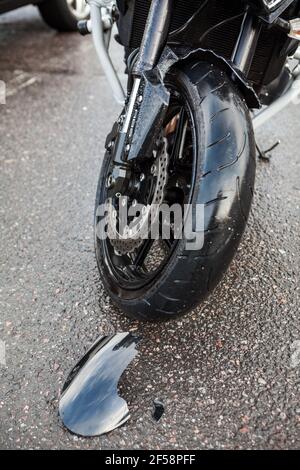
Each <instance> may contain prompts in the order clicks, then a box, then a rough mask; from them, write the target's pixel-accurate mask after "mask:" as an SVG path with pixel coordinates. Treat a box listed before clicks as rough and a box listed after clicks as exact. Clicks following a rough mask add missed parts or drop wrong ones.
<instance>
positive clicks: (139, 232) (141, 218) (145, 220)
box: [106, 136, 169, 255]
mask: <svg viewBox="0 0 300 470" xmlns="http://www.w3.org/2000/svg"><path fill="white" fill-rule="evenodd" d="M167 150H168V142H167V139H166V138H164V137H162V136H161V137H160V139H159V144H158V150H156V151H155V152H154V154H156V158H155V160H154V163H153V165H152V167H151V174H152V176H153V178H155V186H154V191H153V195H152V197H151V202H149V203H148V204H147V205H142V204H141V203H138V201H137V204H136V208H135V209H136V212H138V213H139V215H136V216H134V217H133V218H132V220H131V221H130V222H129V221H128V219H127V224H126V225H125V226H124V230H123V231H122V233H120V231H119V230H118V226H119V222H120V220H119V216H118V211H117V210H116V209H115V207H114V205H113V204H112V201H111V200H109V201H107V205H106V214H107V216H106V222H107V236H108V238H109V240H110V243H111V245H112V246H113V247H114V249H115V252H116V254H118V255H124V254H127V253H132V252H133V251H134V250H136V249H137V248H139V247H140V246H141V245H142V243H143V242H144V241H145V239H147V238H148V236H149V231H150V227H151V224H154V223H155V222H156V221H157V220H158V217H159V211H160V206H161V204H162V202H163V200H164V191H165V186H166V183H167V179H168V164H169V155H168V151H167ZM119 204H120V205H121V206H123V208H124V210H127V209H129V207H128V198H127V197H126V196H122V197H120V198H119ZM131 207H133V206H131Z"/></svg>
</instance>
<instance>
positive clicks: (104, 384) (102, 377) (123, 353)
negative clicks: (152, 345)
mask: <svg viewBox="0 0 300 470" xmlns="http://www.w3.org/2000/svg"><path fill="white" fill-rule="evenodd" d="M138 341H139V338H137V337H136V336H134V335H132V334H131V333H117V334H115V335H112V336H105V337H103V338H100V339H98V340H97V341H96V342H95V343H94V344H93V346H92V347H91V348H90V350H89V351H88V352H87V353H86V354H85V355H84V356H83V358H82V359H80V361H79V362H78V363H77V364H76V366H75V367H74V368H73V369H72V371H71V372H70V374H69V376H68V378H67V380H66V382H65V384H64V386H63V389H62V395H61V399H60V403H59V415H60V417H61V419H62V421H63V423H64V425H65V426H66V428H68V429H69V430H70V431H71V432H73V433H74V434H78V435H80V436H99V435H100V434H104V433H107V432H110V431H112V430H113V429H115V428H117V427H119V426H121V425H122V424H123V423H125V421H127V420H128V419H129V418H130V414H129V409H128V406H127V403H126V401H125V400H124V399H123V398H121V397H120V396H119V395H118V382H119V379H120V377H121V375H122V373H123V372H124V370H125V369H126V367H127V366H128V365H129V363H130V362H131V361H132V360H133V358H134V357H135V356H136V355H137V352H138V351H137V350H136V345H137V343H138Z"/></svg>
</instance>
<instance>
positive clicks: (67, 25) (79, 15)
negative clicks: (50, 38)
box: [38, 0, 90, 31]
mask: <svg viewBox="0 0 300 470" xmlns="http://www.w3.org/2000/svg"><path fill="white" fill-rule="evenodd" d="M38 8H39V10H40V13H41V15H42V17H43V19H44V21H45V22H46V23H47V24H48V25H49V26H51V28H54V29H57V31H76V29H77V22H78V21H79V20H84V19H87V18H88V17H89V13H90V7H89V5H88V4H87V3H86V1H85V0H46V1H44V2H43V3H41V4H40V5H38Z"/></svg>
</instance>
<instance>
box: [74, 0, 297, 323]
mask: <svg viewBox="0 0 300 470" xmlns="http://www.w3.org/2000/svg"><path fill="white" fill-rule="evenodd" d="M88 3H89V5H90V15H91V16H90V20H88V21H83V22H80V23H79V25H78V27H79V30H80V32H81V33H82V34H87V33H92V36H93V40H94V45H95V47H96V51H97V53H98V56H99V59H100V62H101V64H102V67H103V70H104V71H105V73H106V75H107V78H108V83H109V84H110V86H111V88H112V92H113V95H114V97H115V99H116V100H117V102H119V103H121V104H122V111H121V113H120V116H119V118H118V119H117V120H116V122H115V123H114V124H113V127H112V131H111V132H110V133H109V135H108V137H107V139H106V144H105V148H106V152H105V156H104V159H103V163H102V168H101V173H100V177H99V183H98V189H97V195H96V206H95V247H96V258H97V263H98V267H99V271H100V273H101V277H102V280H103V282H104V284H105V287H106V289H107V291H108V292H109V295H110V297H111V298H112V300H113V301H114V302H115V304H117V306H118V307H120V308H121V310H123V311H124V312H125V313H126V314H127V315H129V316H130V317H133V318H135V319H140V320H159V319H170V318H174V317H176V316H177V315H181V314H183V313H186V312H188V311H190V310H191V309H193V308H194V307H196V306H197V305H198V304H199V303H200V302H202V301H203V300H204V299H205V298H206V297H207V296H208V295H209V294H210V293H211V292H212V290H213V289H214V288H215V287H216V285H217V284H218V283H219V281H220V280H221V278H222V275H223V274H224V273H225V272H226V270H227V268H228V266H229V264H230V263H231V261H232V259H233V257H234V255H235V253H236V251H237V248H238V246H239V243H240V241H241V237H242V235H243V232H244V230H245V227H246V224H247V220H248V216H249V211H250V207H251V202H252V199H253V191H254V181H255V167H256V155H257V154H256V150H257V149H258V150H259V153H260V156H261V157H263V158H267V154H266V153H265V152H263V151H262V150H261V149H260V148H259V146H258V145H257V144H256V141H255V136H254V132H255V130H256V129H257V128H258V127H259V126H261V125H262V124H263V123H265V122H266V121H267V120H269V119H270V117H272V116H273V115H274V114H275V113H278V112H279V111H280V110H282V109H283V108H284V107H285V106H287V105H288V104H289V103H292V102H293V101H294V102H296V100H297V99H298V98H299V93H300V65H299V60H300V53H299V51H298V41H299V39H300V19H298V17H297V15H298V14H299V11H300V2H299V1H293V0H251V1H250V0H249V1H243V0H231V1H230V2H225V1H222V0H210V1H208V0H194V1H188V2H187V1H184V0H152V1H150V0H117V1H110V0H88ZM114 23H117V27H118V34H117V35H116V39H117V41H118V42H119V43H120V44H121V45H122V46H123V47H124V57H125V64H126V73H127V75H128V80H127V90H126V92H124V90H123V88H122V86H121V84H120V81H119V78H118V76H117V74H116V72H115V69H114V67H113V64H112V61H111V59H110V56H109V51H108V47H109V42H110V37H111V33H112V27H113V25H114ZM125 209H126V210H125ZM187 226H189V228H188V230H186V227H187ZM153 227H155V231H154V232H155V233H154V234H153V230H152V229H153Z"/></svg>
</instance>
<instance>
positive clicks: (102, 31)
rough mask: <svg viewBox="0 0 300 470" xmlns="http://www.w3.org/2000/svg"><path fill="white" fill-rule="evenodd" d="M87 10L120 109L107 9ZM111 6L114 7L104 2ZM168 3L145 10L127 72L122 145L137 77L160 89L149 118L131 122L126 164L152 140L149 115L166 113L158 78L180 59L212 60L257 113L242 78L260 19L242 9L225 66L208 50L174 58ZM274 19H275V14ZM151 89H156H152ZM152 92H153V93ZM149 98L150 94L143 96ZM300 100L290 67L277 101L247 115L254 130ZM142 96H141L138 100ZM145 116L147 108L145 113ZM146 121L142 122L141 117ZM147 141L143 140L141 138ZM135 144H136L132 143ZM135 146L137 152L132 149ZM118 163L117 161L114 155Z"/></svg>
mask: <svg viewBox="0 0 300 470" xmlns="http://www.w3.org/2000/svg"><path fill="white" fill-rule="evenodd" d="M87 1H88V3H89V4H90V7H91V32H92V35H93V40H94V45H95V48H96V51H97V54H98V57H99V60H100V62H101V65H102V67H103V70H104V72H105V74H106V76H107V79H108V83H109V85H110V86H111V89H112V92H113V96H114V98H115V100H116V101H117V102H118V103H119V104H122V105H124V102H125V98H126V95H125V92H124V90H123V88H122V85H121V83H120V80H119V78H118V75H117V73H116V71H115V69H114V67H113V64H112V61H111V59H110V56H109V52H108V47H109V39H110V32H111V28H112V26H113V18H112V8H111V5H109V2H108V1H107V0H87ZM110 3H111V4H114V2H110ZM172 3H173V0H152V2H151V7H150V11H149V14H148V18H147V23H146V27H145V31H144V35H143V39H142V43H141V46H140V49H139V54H138V59H137V60H136V62H135V64H134V67H133V70H132V72H131V73H132V76H133V86H132V90H131V93H130V96H129V104H128V106H127V112H126V117H125V124H124V125H123V129H122V132H123V134H124V135H123V139H120V140H121V141H123V144H124V142H125V134H126V133H127V131H128V129H129V127H130V122H131V119H132V113H133V109H134V104H135V102H136V100H137V98H138V94H139V87H140V83H141V80H142V78H147V77H148V83H151V81H153V80H152V78H153V77H152V78H151V77H150V76H151V72H152V75H153V74H154V76H155V77H156V81H158V82H159V85H160V90H159V93H156V95H157V96H158V99H157V107H156V108H155V99H154V102H153V108H154V109H153V110H152V118H151V119H150V120H149V117H148V122H147V123H146V126H145V122H141V121H142V118H140V123H139V122H138V121H137V122H136V127H137V128H138V127H139V125H140V126H141V127H143V128H144V130H143V131H142V132H139V130H138V129H137V135H138V140H139V142H138V143H137V142H135V143H133V145H131V146H130V147H131V148H130V151H129V152H128V155H127V159H128V160H132V159H134V158H137V157H138V156H139V155H140V154H141V149H142V148H144V149H145V148H147V141H149V139H150V137H153V131H152V133H151V136H150V135H149V132H150V127H151V126H153V125H154V124H155V126H156V127H158V126H159V124H160V123H161V119H156V118H155V115H157V113H159V112H162V109H163V108H166V107H167V105H168V103H167V95H166V94H164V91H163V90H162V87H163V78H164V76H165V74H166V73H167V71H168V70H169V68H170V67H171V66H173V65H174V64H175V63H176V62H178V61H181V60H185V59H186V58H187V57H190V56H191V54H195V55H198V56H199V57H207V58H208V59H214V60H215V62H217V64H218V65H219V66H222V68H223V69H224V70H226V71H227V72H228V73H229V75H230V76H231V78H232V79H233V80H234V81H236V83H237V85H238V86H239V88H240V90H241V91H242V93H243V94H244V98H245V100H246V102H247V104H248V106H249V108H250V109H254V108H260V107H261V106H260V103H259V100H258V98H257V96H256V93H255V91H254V90H253V88H252V86H251V84H249V83H248V82H247V79H246V75H247V72H248V71H249V69H250V67H251V63H252V60H253V57H254V54H255V50H256V45H257V41H258V38H259V34H260V30H261V24H262V23H261V21H262V20H261V18H260V17H259V13H258V12H257V13H256V12H255V10H253V9H251V8H247V9H246V11H245V15H244V18H243V21H242V25H241V30H240V34H239V37H238V40H237V43H236V46H235V50H234V53H233V55H232V59H231V61H226V60H225V59H224V58H222V57H218V56H216V54H214V52H213V51H209V50H204V49H200V48H199V49H197V50H194V51H191V50H190V51H185V52H184V53H183V54H181V55H178V54H177V53H176V51H174V50H172V48H170V47H168V46H167V35H168V32H169V27H170V19H171V11H172ZM107 16H110V17H111V22H110V25H108V24H107V23H108V21H107ZM277 16H278V15H277ZM272 19H273V21H275V19H276V15H274V14H273V17H272ZM294 57H295V58H296V60H298V62H299V63H300V60H299V59H300V54H299V53H296V54H295V56H294ZM156 88H157V87H156ZM156 91H157V89H156ZM148 94H149V95H150V94H151V93H150V91H148ZM299 96H300V66H298V67H296V68H295V69H294V71H293V73H292V83H291V86H290V88H289V89H288V91H286V92H285V93H284V94H283V95H282V96H281V97H280V98H278V99H277V100H275V101H274V102H273V103H272V104H271V105H269V106H267V107H263V108H262V109H261V110H260V111H258V112H257V113H255V114H254V116H253V126H254V129H255V130H256V129H258V128H259V127H260V126H261V125H262V124H264V123H265V122H266V121H268V120H269V119H270V118H272V117H273V116H274V115H275V114H277V113H279V112H280V111H281V110H282V109H284V108H285V107H286V106H288V105H289V104H290V103H291V102H293V101H294V100H295V99H297V98H299ZM144 99H145V97H144V96H143V100H144ZM148 111H149V108H148ZM144 117H145V118H146V119H147V117H146V116H144ZM145 127H146V128H147V129H148V131H149V132H148V136H147V135H146V131H145ZM147 137H148V139H147ZM135 140H137V139H135ZM138 146H139V147H140V149H139V150H138V148H137V147H138ZM118 159H119V162H120V161H121V160H122V158H121V155H120V152H119V157H118Z"/></svg>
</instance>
